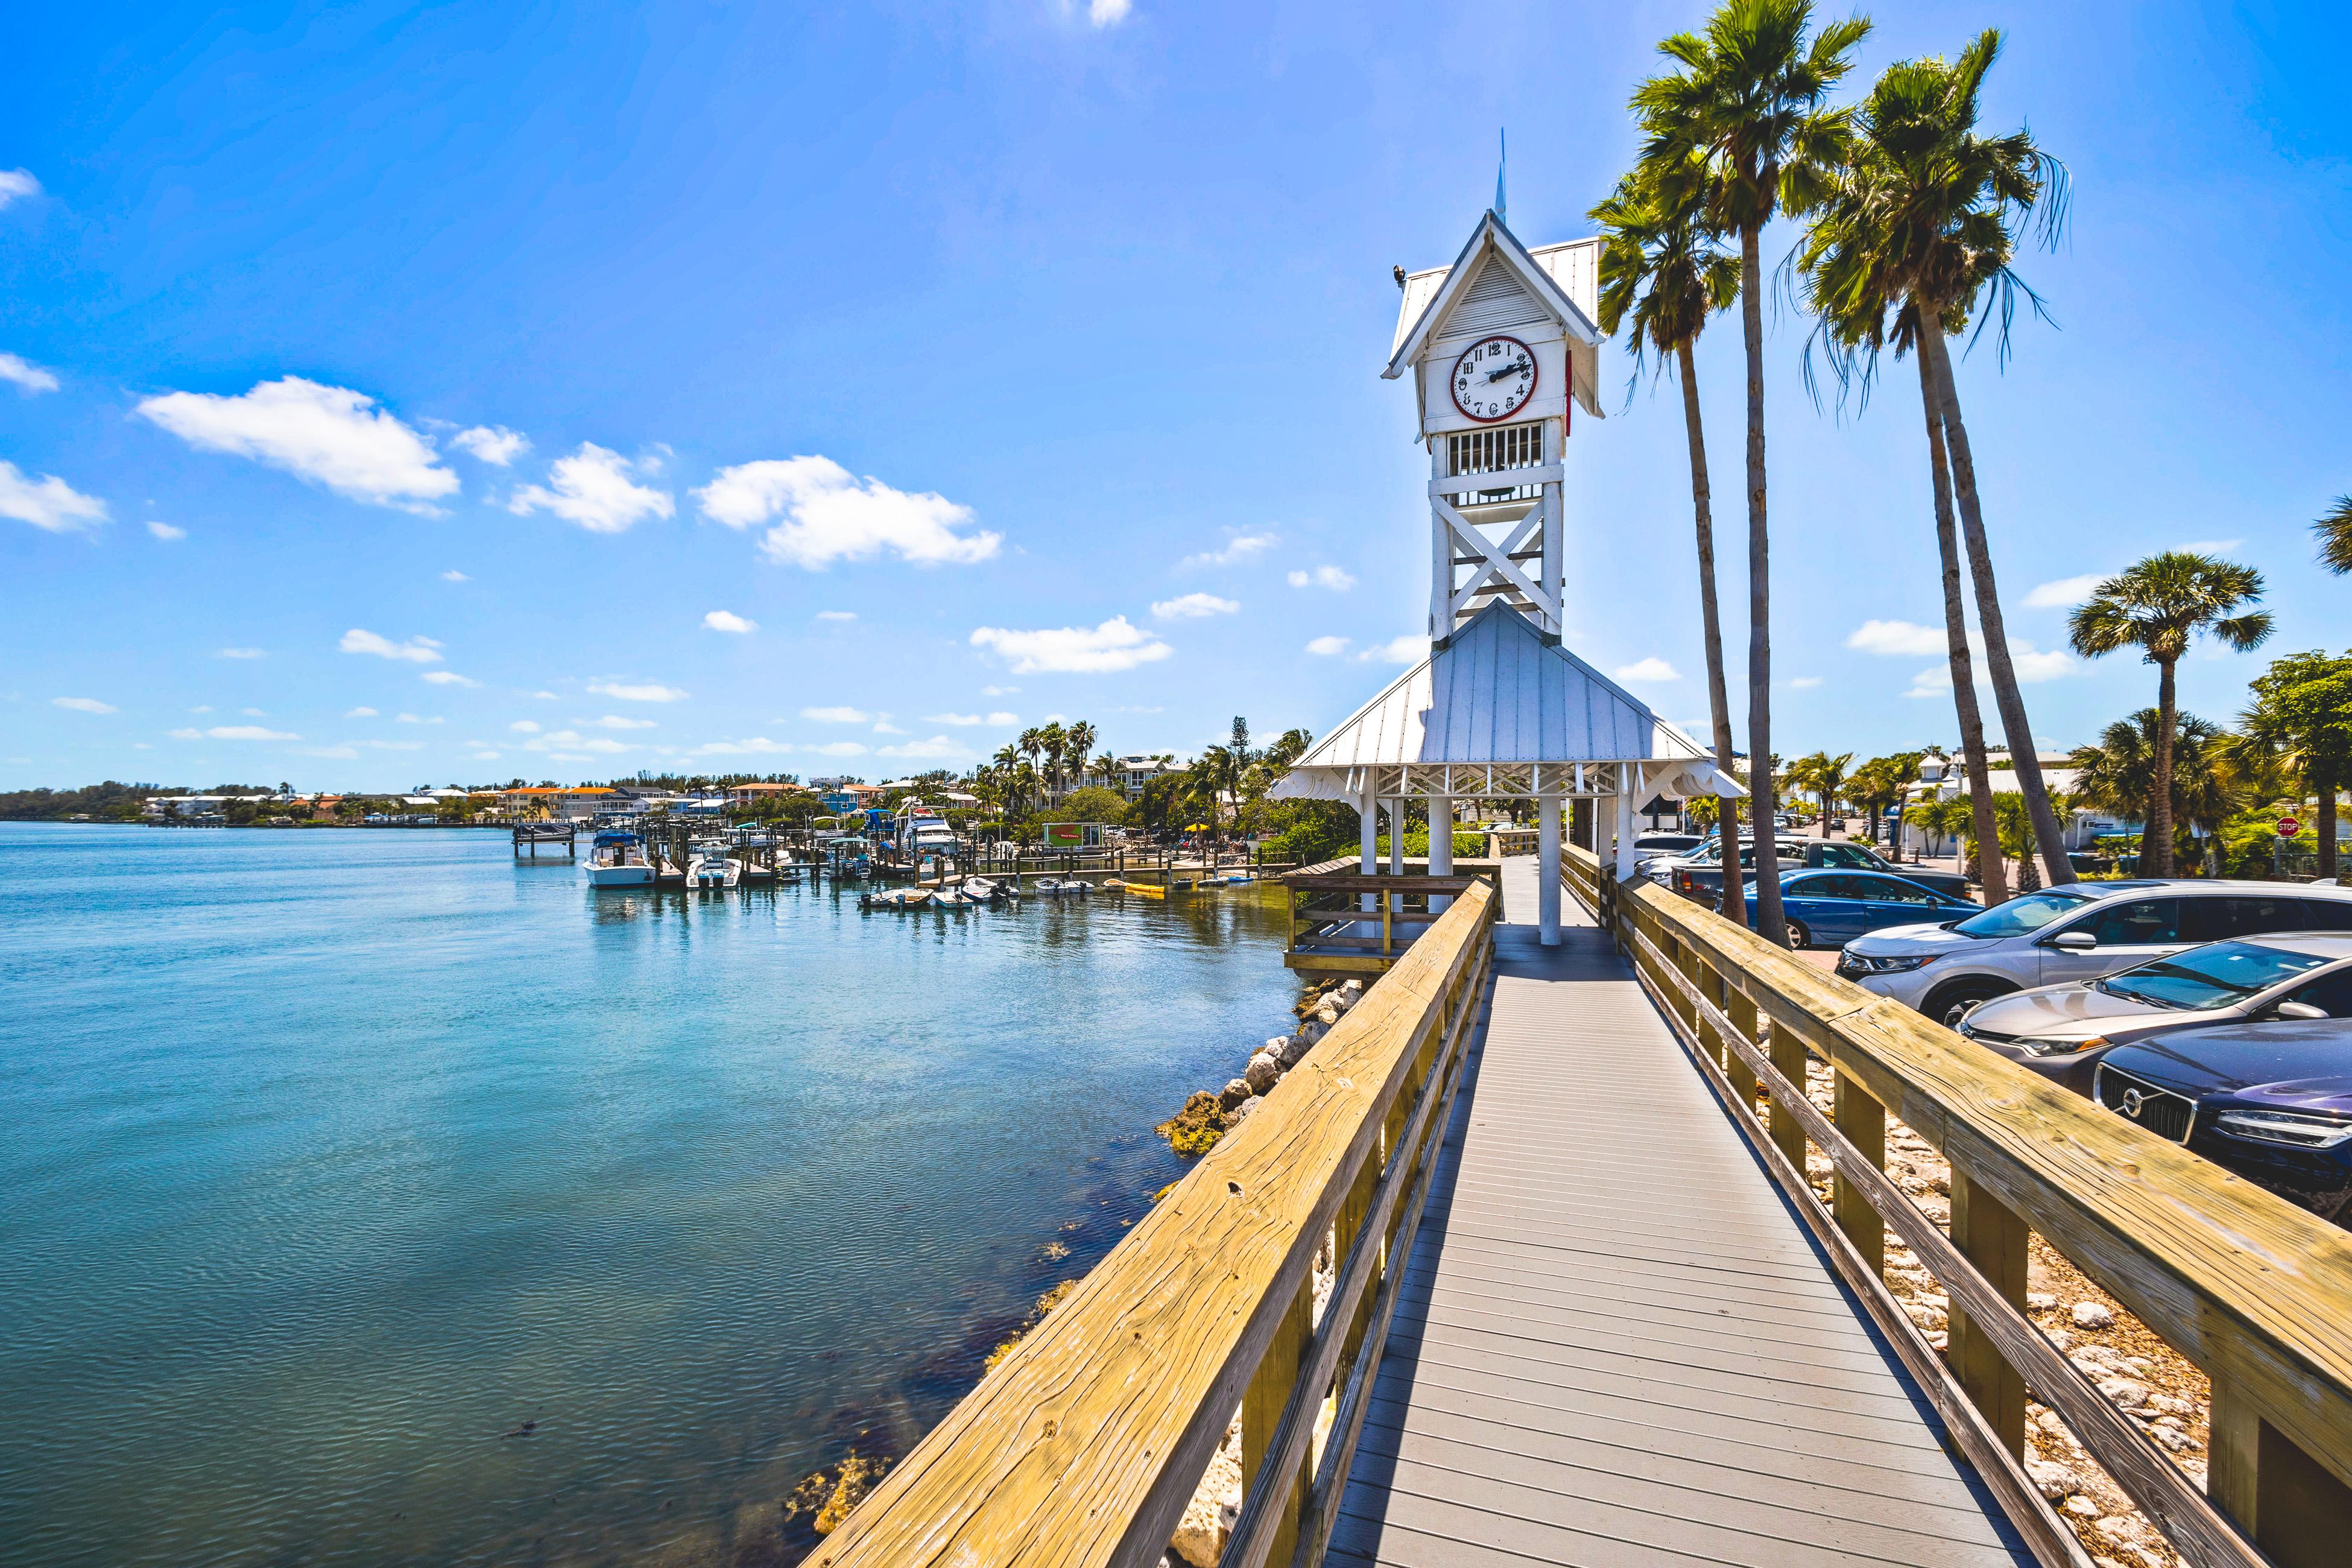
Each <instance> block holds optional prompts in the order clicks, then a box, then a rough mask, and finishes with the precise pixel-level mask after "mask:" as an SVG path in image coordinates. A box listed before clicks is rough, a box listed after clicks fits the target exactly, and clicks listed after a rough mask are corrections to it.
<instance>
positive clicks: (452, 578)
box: [441, 567, 473, 583]
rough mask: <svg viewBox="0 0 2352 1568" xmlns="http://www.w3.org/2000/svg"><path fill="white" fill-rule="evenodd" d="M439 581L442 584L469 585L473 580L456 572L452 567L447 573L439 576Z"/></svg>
mask: <svg viewBox="0 0 2352 1568" xmlns="http://www.w3.org/2000/svg"><path fill="white" fill-rule="evenodd" d="M441 581H443V582H444V583H470V582H472V581H473V579H472V578H471V577H468V576H467V575H466V574H464V573H463V572H460V571H457V569H456V568H454V567H453V568H451V569H450V570H449V571H446V572H444V573H442V574H441Z"/></svg>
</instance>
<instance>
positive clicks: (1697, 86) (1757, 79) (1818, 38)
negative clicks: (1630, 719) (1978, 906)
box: [1633, 0, 1870, 946]
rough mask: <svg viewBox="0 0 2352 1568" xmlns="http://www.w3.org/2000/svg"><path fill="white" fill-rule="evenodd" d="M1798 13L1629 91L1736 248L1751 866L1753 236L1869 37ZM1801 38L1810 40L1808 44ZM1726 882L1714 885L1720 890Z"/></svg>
mask: <svg viewBox="0 0 2352 1568" xmlns="http://www.w3.org/2000/svg"><path fill="white" fill-rule="evenodd" d="M1812 14H1813V8H1812V5H1811V0H1724V3H1723V4H1722V5H1720V6H1718V7H1717V10H1716V13H1715V15H1714V16H1711V17H1709V18H1708V19H1707V24H1706V32H1705V34H1704V35H1700V34H1695V33H1677V34H1675V36H1674V37H1671V38H1668V39H1667V40H1665V42H1664V43H1662V44H1660V45H1659V46H1658V48H1659V51H1660V52H1661V53H1663V54H1664V55H1665V56H1666V57H1667V58H1669V59H1672V60H1674V61H1675V62H1676V64H1677V65H1679V66H1680V67H1681V69H1679V70H1675V71H1672V72H1669V73H1668V74H1666V75H1664V76H1658V77H1653V78H1651V79H1649V80H1647V81H1645V82H1643V84H1642V85H1641V86H1640V87H1639V88H1637V89H1634V93H1633V108H1634V110H1635V112H1636V113H1638V114H1639V115H1640V116H1641V119H1642V125H1643V132H1645V135H1646V141H1645V143H1644V145H1643V152H1642V161H1643V163H1644V164H1645V165H1647V166H1649V167H1652V168H1659V169H1674V168H1679V167H1680V166H1681V165H1682V164H1684V163H1685V162H1686V161H1690V160H1696V161H1698V162H1699V163H1700V164H1701V165H1702V174H1701V180H1702V192H1703V194H1702V196H1701V203H1702V211H1703V212H1704V214H1705V216H1706V224H1707V226H1709V227H1710V228H1712V229H1713V230H1715V231H1716V232H1717V233H1718V234H1733V233H1736V234H1738V236H1739V326H1740V339H1741V342H1742V345H1743V346H1744V347H1745V348H1746V350H1747V355H1748V756H1749V758H1750V760H1751V761H1750V766H1751V767H1753V768H1754V769H1755V770H1756V779H1755V784H1754V786H1753V788H1752V792H1751V793H1752V795H1753V796H1754V798H1755V801H1756V802H1757V804H1756V805H1754V806H1753V807H1752V808H1751V810H1750V813H1749V816H1751V818H1752V819H1753V820H1754V822H1755V825H1756V862H1757V864H1758V865H1759V866H1761V865H1765V864H1767V863H1769V859H1770V858H1771V856H1772V855H1773V843H1772V839H1773V832H1772V826H1773V825H1772V816H1771V813H1770V811H1769V810H1768V809H1767V808H1766V807H1765V806H1764V805H1763V804H1762V803H1763V802H1765V801H1768V800H1769V799H1770V798H1771V796H1772V763H1771V756H1772V632H1771V577H1772V571H1771V565H1772V553H1771V546H1770V539H1769V531H1768V529H1767V526H1766V521H1765V498H1764V290H1765V289H1766V288H1767V287H1768V286H1769V285H1768V283H1767V281H1766V279H1765V276H1764V260H1763V249H1762V237H1763V232H1764V226H1765V225H1766V224H1768V223H1769V222H1770V221H1771V220H1772V218H1773V216H1775V215H1776V214H1777V213H1779V212H1781V211H1783V210H1786V211H1788V212H1791V213H1801V212H1803V211H1805V210H1806V209H1807V208H1808V207H1810V206H1811V205H1812V203H1813V201H1814V200H1815V198H1816V197H1817V195H1819V193H1820V191H1821V189H1822V185H1823V184H1824V183H1825V181H1826V178H1827V173H1828V171H1829V170H1830V169H1831V168H1832V167H1833V166H1835V165H1836V164H1838V163H1841V162H1842V161H1843V157H1844V142H1845V135H1846V124H1845V122H1846V119H1847V111H1845V110H1836V109H1824V108H1823V107H1822V100H1823V99H1824V98H1826V97H1827V96H1828V95H1829V91H1830V89H1832V87H1834V86H1836V85H1837V83H1838V81H1839V80H1840V79H1842V78H1843V76H1844V75H1845V74H1846V72H1847V71H1848V70H1850V69H1852V68H1853V62H1852V61H1851V60H1850V59H1849V58H1847V56H1848V53H1849V51H1851V50H1852V49H1853V47H1854V46H1855V45H1856V44H1857V43H1859V42H1861V41H1862V39H1863V38H1864V36H1866V35H1867V34H1868V33H1869V31H1870V24H1869V23H1868V22H1867V21H1865V20H1864V19H1863V18H1862V17H1860V16H1853V17H1849V18H1847V19H1846V20H1844V21H1843V22H1832V23H1831V24H1829V25H1828V26H1824V27H1822V29H1821V30H1820V31H1819V32H1818V33H1814V32H1813V31H1812ZM1808 35H1810V38H1809V37H1808ZM1727 880H1729V879H1727ZM1756 929H1757V930H1758V931H1759V932H1761V933H1762V934H1763V936H1764V937H1765V939H1766V940H1767V941H1769V942H1779V943H1780V944H1781V945H1782V946H1786V945H1787V944H1788V940H1789V936H1788V930H1787V926H1786V924H1785V922H1784V921H1782V919H1781V915H1780V883H1778V882H1777V881H1775V880H1773V879H1771V878H1769V877H1759V878H1758V879H1757V880H1756Z"/></svg>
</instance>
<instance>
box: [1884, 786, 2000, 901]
mask: <svg viewBox="0 0 2352 1568" xmlns="http://www.w3.org/2000/svg"><path fill="white" fill-rule="evenodd" d="M1903 820H1904V821H1905V822H1906V823H1908V824H1910V825H1911V826H1913V827H1916V828H1917V829H1918V830H1919V831H1920V832H1922V833H1924V834H1926V835H1927V840H1928V842H1929V843H1930V844H1931V845H1941V844H1942V843H1943V841H1944V840H1945V839H1947V838H1953V839H1958V841H1959V842H1961V843H1963V844H1980V843H1982V842H1983V840H1982V839H1980V838H1979V837H1977V818H1976V809H1975V806H1974V805H1973V803H1971V802H1969V801H1967V800H1964V799H1962V798H1961V797H1960V796H1958V795H1947V796H1944V797H1943V798H1941V799H1937V800H1923V801H1921V802H1920V803H1919V804H1918V805H1915V806H1913V807H1911V808H1910V809H1909V810H1908V811H1906V812H1905V813H1904V814H1903ZM1931 853H1933V851H1931ZM1962 869H1963V871H1964V872H1965V870H1966V868H1965V867H1963V868H1962ZM1979 880H1981V878H1979ZM1990 901H1991V900H1987V902H1988V903H1990Z"/></svg>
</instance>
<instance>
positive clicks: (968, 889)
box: [956, 877, 1013, 904]
mask: <svg viewBox="0 0 2352 1568" xmlns="http://www.w3.org/2000/svg"><path fill="white" fill-rule="evenodd" d="M1012 896H1013V895H1012V892H1011V890H1010V889H1007V888H1005V887H1004V885H1003V884H1002V883H1000V882H992V881H990V880H989V879H987V878H985V877H966V878H965V879H963V885H962V886H961V887H959V888H958V889H956V897H957V898H959V899H960V900H962V901H963V902H965V903H967V904H992V903H996V902H999V901H1001V900H1005V899H1009V898H1011V897H1012Z"/></svg>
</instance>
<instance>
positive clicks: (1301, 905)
mask: <svg viewBox="0 0 2352 1568" xmlns="http://www.w3.org/2000/svg"><path fill="white" fill-rule="evenodd" d="M1474 881H1484V882H1485V883H1486V885H1487V886H1488V887H1489V888H1491V889H1494V890H1495V896H1496V900H1498V902H1497V904H1496V908H1495V910H1494V912H1493V918H1495V919H1496V920H1500V919H1502V916H1503V911H1502V909H1501V906H1500V903H1499V900H1500V899H1501V896H1502V889H1501V883H1500V880H1499V879H1498V878H1496V875H1495V874H1494V873H1493V872H1491V871H1486V872H1469V873H1465V874H1464V875H1461V876H1430V875H1426V874H1423V872H1421V871H1418V870H1415V871H1413V872H1412V873H1410V874H1408V875H1404V876H1391V875H1387V874H1384V873H1380V872H1367V871H1365V870H1363V869H1362V868H1360V866H1359V864H1358V863H1357V862H1356V861H1355V860H1354V859H1352V858H1350V859H1345V860H1325V861H1322V862H1320V863H1319V864H1317V865H1313V866H1303V867H1301V868H1298V869H1297V870H1296V871H1289V872H1286V873H1284V874H1283V876H1282V878H1281V882H1282V886H1283V889H1284V890H1285V892H1286V896H1287V899H1288V902H1289V905H1290V941H1289V943H1288V945H1287V947H1286V949H1285V950H1284V952H1283V958H1282V961H1283V963H1285V964H1286V965H1288V966H1289V967H1290V968H1292V969H1296V970H1298V971H1300V972H1302V973H1308V974H1327V975H1328V974H1359V975H1363V976H1366V977H1370V976H1374V975H1379V974H1381V973H1386V972H1387V970H1388V968H1389V966H1390V965H1391V964H1392V963H1395V962H1396V959H1397V955H1398V954H1399V953H1402V952H1404V950H1405V949H1406V948H1408V947H1410V946H1411V945H1412V942H1413V940H1414V939H1415V938H1416V937H1418V936H1419V935H1420V934H1421V933H1422V932H1423V931H1425V930H1427V929H1428V928H1429V927H1431V926H1433V925H1434V924H1436V923H1437V921H1438V920H1439V919H1440V918H1441V917H1443V916H1444V912H1445V901H1446V900H1449V899H1451V898H1453V897H1455V896H1458V895H1459V894H1461V893H1463V892H1465V891H1466V890H1467V889H1469V887H1470V886H1471V884H1472V883H1473V882H1474Z"/></svg>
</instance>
